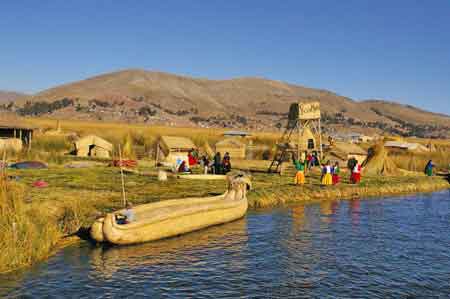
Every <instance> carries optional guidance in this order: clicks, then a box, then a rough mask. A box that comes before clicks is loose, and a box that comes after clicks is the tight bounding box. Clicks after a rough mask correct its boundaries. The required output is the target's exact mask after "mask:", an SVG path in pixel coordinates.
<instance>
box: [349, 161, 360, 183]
mask: <svg viewBox="0 0 450 299" xmlns="http://www.w3.org/2000/svg"><path fill="white" fill-rule="evenodd" d="M350 181H351V182H352V183H353V184H358V183H359V182H360V181H361V165H360V164H359V163H358V161H356V165H355V167H353V169H352V175H351V176H350Z"/></svg>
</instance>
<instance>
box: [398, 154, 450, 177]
mask: <svg viewBox="0 0 450 299" xmlns="http://www.w3.org/2000/svg"><path fill="white" fill-rule="evenodd" d="M449 153H450V148H448V149H445V148H438V149H437V150H436V151H434V152H429V153H409V152H395V151H394V152H391V153H390V154H389V156H390V157H391V158H392V160H393V161H394V163H395V164H396V165H397V167H399V168H402V169H406V170H410V171H419V172H423V171H424V169H425V165H426V164H427V163H428V161H429V160H433V163H434V164H435V165H436V166H437V167H436V170H438V171H446V170H448V169H449V165H450V154H449Z"/></svg>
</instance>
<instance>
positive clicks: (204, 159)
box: [177, 149, 231, 174]
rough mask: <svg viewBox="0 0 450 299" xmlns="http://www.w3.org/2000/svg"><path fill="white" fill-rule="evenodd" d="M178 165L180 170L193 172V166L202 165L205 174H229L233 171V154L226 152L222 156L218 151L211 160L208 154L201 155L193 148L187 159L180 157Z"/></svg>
mask: <svg viewBox="0 0 450 299" xmlns="http://www.w3.org/2000/svg"><path fill="white" fill-rule="evenodd" d="M177 165H178V167H177V171H178V172H192V168H193V167H195V166H196V165H200V167H201V168H202V169H203V173H204V174H208V173H212V174H227V173H228V172H230V171H231V156H230V154H229V153H228V152H226V153H225V155H224V156H223V158H222V156H221V154H220V152H217V153H216V154H215V155H214V157H213V159H212V160H211V159H210V157H209V156H208V155H206V154H205V155H202V156H201V157H199V154H198V152H197V151H196V150H195V149H192V150H190V151H189V152H188V157H187V160H184V159H180V161H179V163H177Z"/></svg>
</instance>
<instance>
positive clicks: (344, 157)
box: [327, 142, 367, 165]
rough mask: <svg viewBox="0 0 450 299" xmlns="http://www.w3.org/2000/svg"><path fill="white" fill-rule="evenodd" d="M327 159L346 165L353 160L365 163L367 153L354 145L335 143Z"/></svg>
mask: <svg viewBox="0 0 450 299" xmlns="http://www.w3.org/2000/svg"><path fill="white" fill-rule="evenodd" d="M327 158H328V159H330V160H331V161H336V162H339V163H343V164H344V165H345V164H346V162H347V161H348V160H349V159H351V158H355V159H356V160H358V162H359V163H363V162H364V161H365V160H366V159H367V151H365V150H364V149H362V148H361V147H359V146H358V145H356V144H354V143H345V142H335V143H334V144H333V146H332V147H331V148H330V151H329V152H328V153H327Z"/></svg>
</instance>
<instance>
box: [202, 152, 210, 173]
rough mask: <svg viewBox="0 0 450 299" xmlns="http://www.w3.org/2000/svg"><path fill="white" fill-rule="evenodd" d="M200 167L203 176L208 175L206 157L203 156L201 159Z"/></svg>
mask: <svg viewBox="0 0 450 299" xmlns="http://www.w3.org/2000/svg"><path fill="white" fill-rule="evenodd" d="M201 161H202V166H203V173H204V174H208V170H209V157H208V156H207V155H204V156H203V157H202V160H201Z"/></svg>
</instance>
